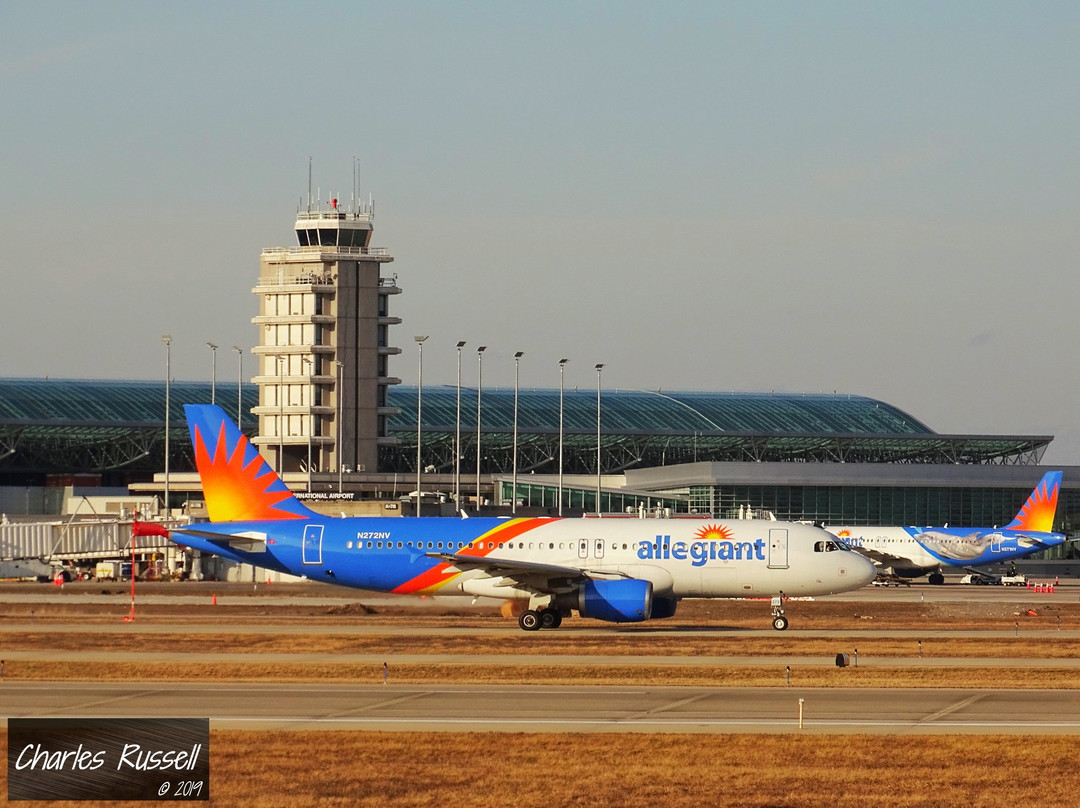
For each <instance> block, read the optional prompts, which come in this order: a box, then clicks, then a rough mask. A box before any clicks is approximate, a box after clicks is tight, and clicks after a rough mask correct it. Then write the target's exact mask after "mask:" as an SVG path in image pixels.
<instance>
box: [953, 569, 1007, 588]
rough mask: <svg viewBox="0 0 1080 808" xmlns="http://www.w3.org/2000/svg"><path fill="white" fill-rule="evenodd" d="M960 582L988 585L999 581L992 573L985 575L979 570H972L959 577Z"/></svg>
mask: <svg viewBox="0 0 1080 808" xmlns="http://www.w3.org/2000/svg"><path fill="white" fill-rule="evenodd" d="M960 583H962V584H975V585H976V586H989V585H991V584H996V583H999V579H998V578H997V577H995V576H993V575H986V574H984V573H981V572H972V573H969V574H968V575H965V576H964V577H963V578H961V579H960Z"/></svg>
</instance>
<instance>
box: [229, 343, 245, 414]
mask: <svg viewBox="0 0 1080 808" xmlns="http://www.w3.org/2000/svg"><path fill="white" fill-rule="evenodd" d="M232 349H233V350H234V351H236V428H237V429H241V430H242V429H243V428H244V427H243V424H242V422H243V420H244V415H243V413H244V349H243V348H241V347H240V346H239V345H234V346H232Z"/></svg>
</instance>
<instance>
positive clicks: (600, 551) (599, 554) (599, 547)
mask: <svg viewBox="0 0 1080 808" xmlns="http://www.w3.org/2000/svg"><path fill="white" fill-rule="evenodd" d="M595 547H596V550H595V552H593V556H595V557H596V558H603V557H604V540H603V539H597V540H596V542H595Z"/></svg>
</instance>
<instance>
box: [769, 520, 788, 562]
mask: <svg viewBox="0 0 1080 808" xmlns="http://www.w3.org/2000/svg"><path fill="white" fill-rule="evenodd" d="M787 568H788V532H787V528H770V529H769V569H787Z"/></svg>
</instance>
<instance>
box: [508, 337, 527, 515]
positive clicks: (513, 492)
mask: <svg viewBox="0 0 1080 808" xmlns="http://www.w3.org/2000/svg"><path fill="white" fill-rule="evenodd" d="M524 355H525V352H524V351H518V352H517V353H516V354H514V476H513V483H511V485H510V513H512V514H516V513H517V461H518V455H517V438H518V429H517V427H518V365H519V364H520V363H521V357H522V356H524Z"/></svg>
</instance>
